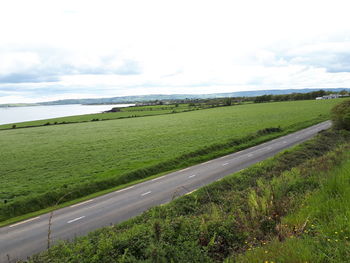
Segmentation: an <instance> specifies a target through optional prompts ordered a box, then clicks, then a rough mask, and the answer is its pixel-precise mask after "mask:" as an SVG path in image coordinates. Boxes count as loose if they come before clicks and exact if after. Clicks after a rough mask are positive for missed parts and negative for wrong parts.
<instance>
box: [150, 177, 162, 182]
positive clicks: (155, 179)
mask: <svg viewBox="0 0 350 263" xmlns="http://www.w3.org/2000/svg"><path fill="white" fill-rule="evenodd" d="M162 177H163V176H162ZM162 177H158V178H154V179H152V180H151V181H152V182H154V181H157V180H159V179H162Z"/></svg>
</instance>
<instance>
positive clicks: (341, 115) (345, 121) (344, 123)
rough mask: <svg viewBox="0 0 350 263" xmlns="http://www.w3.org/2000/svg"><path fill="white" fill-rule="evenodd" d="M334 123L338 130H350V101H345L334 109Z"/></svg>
mask: <svg viewBox="0 0 350 263" xmlns="http://www.w3.org/2000/svg"><path fill="white" fill-rule="evenodd" d="M332 121H333V125H334V127H335V128H336V129H346V130H350V100H346V101H343V102H342V103H339V104H337V105H336V106H334V107H333V109H332Z"/></svg>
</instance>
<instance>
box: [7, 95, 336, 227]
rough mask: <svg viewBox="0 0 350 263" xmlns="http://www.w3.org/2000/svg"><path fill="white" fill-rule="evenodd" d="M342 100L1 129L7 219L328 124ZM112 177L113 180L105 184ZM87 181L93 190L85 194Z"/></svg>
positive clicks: (284, 103)
mask: <svg viewBox="0 0 350 263" xmlns="http://www.w3.org/2000/svg"><path fill="white" fill-rule="evenodd" d="M339 101H340V100H324V101H296V102H279V103H266V104H250V105H241V106H231V107H221V108H213V109H207V110H199V111H191V112H184V113H181V114H169V115H161V116H151V117H145V118H129V119H119V120H111V121H103V122H87V123H77V124H70V125H49V126H43V127H37V128H28V129H12V130H4V131H0V149H1V150H0V160H1V162H0V202H1V204H0V212H1V213H0V220H1V219H3V220H4V219H6V218H8V217H9V216H15V215H20V214H21V213H24V212H30V211H33V210H35V209H40V208H43V207H47V206H49V205H50V202H51V201H52V200H51V201H50V198H51V199H57V195H61V194H63V193H66V192H70V191H75V192H76V194H75V195H72V198H76V197H79V196H82V195H84V194H87V193H91V192H93V191H98V190H101V189H105V188H107V187H109V186H112V185H111V182H112V183H114V185H115V184H118V183H119V182H121V181H118V180H117V179H118V178H120V177H123V176H124V175H125V174H128V173H130V172H132V171H136V170H140V169H142V168H145V167H154V166H156V165H159V164H164V165H160V166H158V168H157V169H153V170H152V169H151V170H150V171H151V172H154V174H156V173H157V172H163V171H165V170H167V169H169V168H171V169H174V168H176V166H173V167H168V164H169V162H171V161H172V160H174V159H176V158H180V159H181V156H185V158H184V163H186V160H187V159H188V156H187V157H186V154H187V155H188V154H190V153H195V155H200V154H201V152H200V150H201V149H203V148H205V147H209V146H211V145H218V144H219V145H220V144H222V145H225V144H226V143H228V142H229V141H232V140H235V139H236V140H238V139H241V138H245V137H246V136H247V135H248V134H253V133H256V132H257V131H258V130H261V129H264V128H269V127H278V126H280V127H281V128H282V130H283V132H281V133H276V134H273V136H277V135H279V134H282V133H285V132H288V131H293V130H296V129H299V128H302V127H305V126H308V125H311V124H314V123H316V122H320V121H323V120H326V119H328V117H329V110H330V108H331V107H332V106H334V105H335V104H336V103H338V102H339ZM255 139H256V138H255ZM231 148H232V147H231ZM226 150H227V149H226ZM229 150H230V149H229ZM232 150H233V148H232ZM205 153H208V152H205ZM176 165H177V166H181V165H183V164H179V163H176ZM159 167H160V168H159ZM145 176H149V174H147V173H145V172H144V171H143V170H141V172H139V173H135V174H134V175H133V177H125V179H123V181H122V182H123V183H127V182H129V181H132V180H136V179H140V178H142V177H145ZM109 178H113V180H114V181H106V180H107V179H109ZM104 181H106V182H107V183H105V184H104V185H103V184H100V185H98V182H104ZM85 183H89V185H88V186H87V187H85V188H84V189H82V188H79V187H81V185H84V184H85ZM95 185H97V187H96V188H94V187H95ZM76 189H78V191H81V192H80V193H77V191H76ZM55 193H56V194H57V195H55ZM28 200H29V201H28ZM48 200H49V201H48ZM25 202H27V203H25ZM11 204H16V205H17V206H16V207H13V206H12V207H11ZM51 204H52V203H51ZM8 207H10V208H9V209H8ZM25 207H27V208H28V209H31V210H26V209H25Z"/></svg>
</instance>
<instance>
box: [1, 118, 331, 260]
mask: <svg viewBox="0 0 350 263" xmlns="http://www.w3.org/2000/svg"><path fill="white" fill-rule="evenodd" d="M330 126H331V122H330V121H327V122H323V123H320V124H318V125H315V126H311V127H309V128H306V129H303V130H300V131H298V132H295V133H292V134H289V135H287V136H283V137H280V138H278V139H275V140H272V141H269V142H266V143H263V144H260V145H257V146H254V147H252V148H249V149H246V150H243V151H240V152H237V153H233V154H230V155H227V156H223V157H220V158H217V159H214V160H211V161H208V162H205V163H202V164H198V165H195V166H192V167H189V168H186V169H183V170H180V171H177V172H173V173H170V174H167V175H164V176H162V177H158V178H156V179H153V180H149V181H147V182H143V183H140V184H137V185H134V186H131V187H129V188H125V189H122V190H119V191H116V192H112V193H109V194H106V195H104V196H100V197H97V198H94V199H91V200H87V201H85V202H82V203H79V204H76V205H72V206H70V207H66V208H63V209H59V210H57V211H55V212H54V216H53V220H52V226H51V229H52V234H51V236H52V241H53V242H55V241H57V240H71V239H72V238H74V237H76V236H81V235H84V234H87V233H88V232H90V231H92V230H94V229H97V228H100V227H103V226H107V225H110V224H115V223H118V222H121V221H124V220H127V219H129V218H131V217H134V216H136V215H139V214H140V213H142V212H143V211H145V210H147V209H148V208H150V207H153V206H156V205H160V204H163V203H167V202H169V201H171V200H172V199H173V198H174V197H177V196H180V195H184V194H186V193H188V192H192V191H194V190H195V189H198V188H200V187H202V186H204V185H206V184H209V183H211V182H214V181H216V180H219V179H221V178H223V177H225V176H227V175H229V174H232V173H234V172H237V171H239V170H241V169H243V168H246V167H248V166H250V165H252V164H254V163H257V162H260V161H262V160H264V159H267V158H268V157H271V156H273V155H275V154H276V153H278V152H280V151H282V150H284V149H286V148H288V147H290V146H293V145H295V144H298V143H301V142H303V141H305V140H307V139H309V138H311V137H313V136H314V135H315V134H317V133H318V132H319V131H321V130H324V129H328V128H329V127H330ZM48 222H49V214H44V215H41V216H38V217H35V218H31V219H29V220H26V221H22V222H19V223H16V224H13V225H10V226H6V227H2V228H0V262H8V259H10V262H12V261H15V260H16V259H25V258H26V257H28V256H30V255H33V254H35V253H38V252H40V251H43V250H45V249H46V247H47V234H48Z"/></svg>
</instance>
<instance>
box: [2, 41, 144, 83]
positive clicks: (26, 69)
mask: <svg viewBox="0 0 350 263" xmlns="http://www.w3.org/2000/svg"><path fill="white" fill-rule="evenodd" d="M21 49H24V48H23V47H19V48H18V50H10V51H9V50H4V51H1V47H0V84H1V83H3V84H4V83H5V84H8V83H40V82H58V81H60V79H61V78H62V77H64V76H69V75H137V74H141V72H142V70H141V67H140V65H139V63H138V62H137V61H135V60H132V59H129V58H123V57H121V56H119V54H118V53H116V54H113V53H112V54H107V55H105V54H102V55H100V54H89V53H87V52H77V53H72V52H71V51H69V50H64V49H54V48H47V47H45V48H43V49H39V48H34V49H33V50H30V49H28V48H27V49H26V50H25V51H23V50H21Z"/></svg>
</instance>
